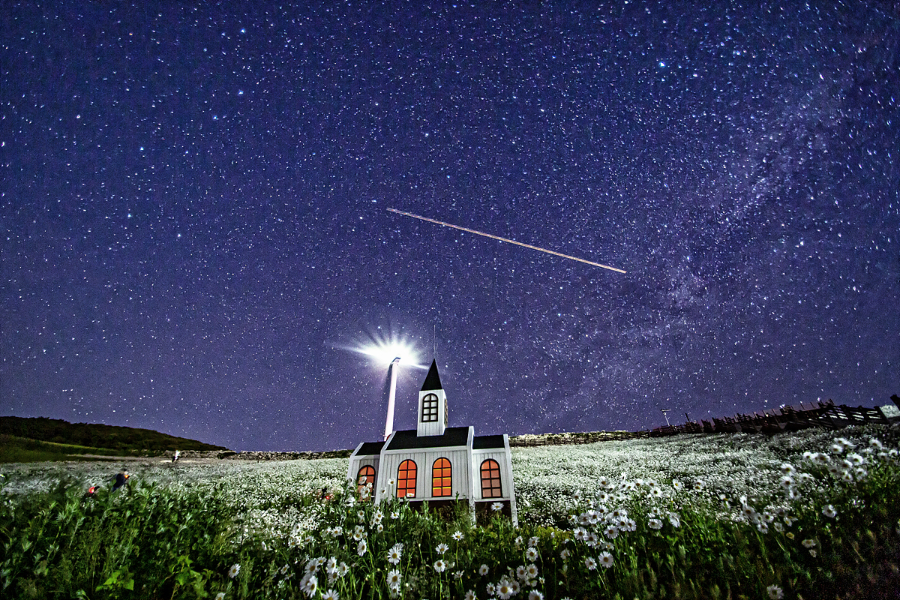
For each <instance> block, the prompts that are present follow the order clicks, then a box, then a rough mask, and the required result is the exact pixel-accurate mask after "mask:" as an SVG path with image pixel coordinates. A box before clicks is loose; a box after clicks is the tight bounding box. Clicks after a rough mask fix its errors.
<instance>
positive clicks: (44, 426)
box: [0, 417, 227, 450]
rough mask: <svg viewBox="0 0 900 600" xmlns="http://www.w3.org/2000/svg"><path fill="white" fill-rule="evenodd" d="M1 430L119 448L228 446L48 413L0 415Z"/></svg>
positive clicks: (63, 442) (74, 442) (81, 444)
mask: <svg viewBox="0 0 900 600" xmlns="http://www.w3.org/2000/svg"><path fill="white" fill-rule="evenodd" d="M0 434H5V435H13V436H16V437H21V438H29V439H32V440H40V441H44V442H55V443H57V444H74V445H77V446H89V447H91V448H111V449H118V450H174V449H178V450H227V448H224V447H222V446H213V445H211V444H204V443H203V442H198V441H196V440H189V439H187V438H180V437H175V436H172V435H166V434H164V433H159V432H158V431H152V430H150V429H137V428H134V427H119V426H116V425H101V424H98V423H69V422H68V421H63V420H62V419H48V418H46V417H37V418H31V419H29V418H22V417H0Z"/></svg>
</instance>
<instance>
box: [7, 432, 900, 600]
mask: <svg viewBox="0 0 900 600" xmlns="http://www.w3.org/2000/svg"><path fill="white" fill-rule="evenodd" d="M873 431H878V430H873V429H869V430H860V431H858V432H857V435H856V437H853V436H850V435H848V437H850V440H848V443H854V444H856V448H854V449H851V448H850V447H849V446H843V445H841V449H840V451H839V452H833V451H831V450H830V449H829V446H828V443H830V440H828V439H826V438H825V437H823V436H818V437H815V438H812V439H814V441H815V442H816V443H817V444H819V445H821V446H822V451H825V452H829V456H830V457H831V458H830V459H829V460H828V461H824V459H821V458H816V457H812V455H810V456H809V457H808V458H807V460H803V459H802V456H800V455H799V452H798V453H797V454H795V455H794V459H795V460H793V461H792V468H794V469H795V471H794V472H793V473H792V474H791V475H789V478H790V479H791V481H792V482H793V483H792V484H791V485H785V486H782V488H780V489H779V490H769V491H765V490H763V487H760V492H759V493H758V494H756V495H752V496H750V497H746V496H743V495H740V496H737V497H731V496H734V495H735V494H734V493H730V495H729V497H727V498H726V499H724V500H723V499H722V498H720V497H719V495H717V494H715V493H713V494H711V493H710V489H713V488H714V487H715V486H714V482H715V477H713V476H712V475H711V474H710V475H708V476H707V477H706V480H707V481H708V482H709V483H708V485H706V486H705V487H704V486H697V485H695V484H696V482H694V483H691V484H682V483H681V481H680V480H678V479H675V478H669V477H668V476H666V477H660V478H659V479H658V480H653V479H651V478H649V477H646V476H645V477H646V478H635V477H629V478H625V479H622V478H621V477H616V478H610V477H607V478H605V479H603V478H600V479H598V478H592V479H591V482H590V485H589V486H587V485H585V486H582V489H580V490H576V491H574V492H571V493H570V491H569V489H568V488H566V487H565V486H566V485H567V483H568V482H569V481H570V480H571V479H572V477H570V476H568V475H564V476H563V477H561V478H560V479H561V480H562V481H560V482H558V483H556V484H554V483H553V481H552V480H550V479H547V482H548V483H547V484H546V485H548V486H549V485H557V486H559V489H561V490H563V491H562V492H557V494H556V495H558V496H561V497H562V498H563V499H562V500H558V501H557V502H555V503H552V502H551V503H548V504H546V505H545V506H544V508H542V509H540V510H538V509H536V508H535V506H536V505H537V504H538V503H537V502H536V501H534V497H533V496H531V497H532V499H533V501H532V502H531V504H532V509H531V511H530V512H529V511H525V513H524V514H525V515H526V518H523V519H522V525H521V526H520V527H519V528H518V529H515V528H513V527H512V526H511V524H510V522H509V521H508V520H506V519H505V518H502V517H499V516H494V517H493V518H492V519H489V520H488V521H487V522H485V523H482V524H480V525H479V526H475V525H474V524H473V523H472V521H471V519H470V517H469V515H468V513H467V511H465V510H456V511H445V512H442V513H438V512H434V511H424V512H416V511H414V510H412V509H411V508H410V507H409V506H408V505H407V504H406V503H403V502H398V501H396V500H394V501H392V502H389V503H385V504H382V505H379V506H373V505H372V504H371V503H370V502H366V501H358V500H357V499H356V494H355V491H354V490H349V489H344V488H337V487H336V486H337V482H338V481H340V480H341V479H343V475H341V469H342V468H343V469H344V471H343V472H344V473H345V472H346V471H345V469H346V461H341V460H335V459H332V460H331V461H302V462H305V463H320V464H319V465H309V464H307V465H296V466H295V465H290V464H284V465H283V466H272V465H269V466H265V468H264V467H262V466H246V467H241V468H239V467H236V466H229V467H228V468H229V469H232V470H235V471H236V472H238V473H239V478H235V479H229V478H228V477H227V476H222V475H221V473H224V471H216V473H217V474H216V475H215V476H211V477H210V478H209V480H208V481H201V480H200V479H199V477H198V476H197V474H198V473H199V471H191V470H181V471H178V470H176V469H172V468H168V469H167V470H166V471H165V473H166V474H167V475H166V476H168V477H172V478H173V479H170V480H165V479H159V480H158V481H157V482H153V481H151V479H152V478H151V477H149V476H147V477H144V478H140V477H136V479H139V481H137V482H135V483H133V484H130V485H129V487H126V488H125V489H124V490H122V491H119V492H115V493H110V492H109V491H108V490H106V489H104V490H101V492H100V494H99V495H98V496H97V497H96V498H85V497H83V492H84V490H83V487H84V486H83V484H82V483H80V481H78V480H76V479H72V478H67V477H65V476H59V475H57V476H55V479H54V480H53V485H52V486H44V488H45V489H40V490H37V489H34V488H31V487H28V485H26V479H27V478H28V477H33V475H25V474H23V473H18V474H17V473H16V472H11V473H10V477H9V483H7V484H6V486H5V487H4V489H3V492H4V494H3V495H4V497H5V501H4V502H3V503H2V504H0V548H2V554H0V585H2V592H0V595H2V596H3V597H9V598H91V599H95V598H96V599H105V598H216V597H217V595H218V594H222V597H223V598H273V599H275V598H279V599H286V598H298V599H300V598H302V599H306V598H310V597H312V598H323V597H327V593H328V591H329V590H331V591H333V592H335V593H336V594H337V595H338V596H339V597H340V598H344V599H349V598H389V597H404V598H431V599H435V598H464V597H466V594H467V593H469V592H471V593H472V594H474V595H477V597H479V598H489V597H491V596H492V594H489V591H493V592H494V593H493V596H494V597H498V598H499V597H503V596H504V595H506V594H507V593H510V597H514V598H529V595H531V594H532V593H534V594H533V597H539V596H538V594H539V595H540V596H541V597H544V598H548V599H549V598H565V597H568V598H571V599H573V600H575V599H588V598H621V599H623V600H624V599H627V600H631V599H632V598H641V599H644V598H723V599H724V598H733V599H739V598H769V597H771V596H777V595H778V593H779V592H780V593H782V594H783V595H784V597H786V598H809V599H811V598H838V597H839V598H859V599H862V598H893V597H896V591H895V590H897V589H900V576H898V565H900V505H898V503H897V502H896V497H897V495H898V492H900V465H898V463H897V461H896V458H895V457H896V452H894V453H893V455H891V454H890V453H889V450H896V446H895V440H893V437H892V436H893V435H894V434H893V433H892V432H890V431H887V430H882V431H881V433H882V434H883V435H881V436H880V437H881V438H882V439H883V440H884V439H889V440H891V442H890V444H894V445H893V446H891V445H889V446H888V447H886V448H884V449H882V450H880V451H879V450H878V449H877V448H876V447H874V446H869V448H868V449H866V448H864V446H865V445H867V444H868V443H869V437H870V434H871V433H872V432H873ZM845 435H847V434H845ZM805 439H806V438H801V441H803V440H805ZM728 442H729V444H731V446H729V448H728V449H727V451H723V452H722V453H719V454H716V456H717V457H718V460H719V461H723V460H725V461H729V460H737V458H739V457H744V458H746V459H747V461H748V464H749V462H750V459H749V458H747V457H748V456H752V455H751V454H750V453H749V450H747V447H749V446H750V445H752V446H754V447H756V449H757V451H758V452H761V450H760V447H761V446H765V445H766V444H769V445H770V446H772V447H773V448H774V447H780V446H779V444H782V442H784V440H777V439H770V438H762V437H759V438H752V437H748V438H733V439H732V438H729V440H728ZM745 442H746V444H745ZM700 443H701V441H697V442H692V441H690V440H679V441H678V442H677V443H676V444H674V445H673V444H670V443H668V442H666V441H658V442H656V444H657V446H655V447H657V448H658V449H659V451H660V452H661V453H662V454H671V452H672V449H673V448H676V447H677V448H679V451H680V453H681V455H682V458H683V460H682V461H681V462H682V463H683V464H681V465H679V468H682V469H688V470H689V471H690V472H691V473H694V471H695V470H696V469H698V468H699V467H697V465H699V464H703V462H702V461H703V457H702V456H699V457H696V458H691V457H690V456H687V455H686V453H687V450H686V448H690V447H692V446H691V444H695V445H696V444H700ZM607 444H613V443H612V442H609V443H607ZM616 444H618V445H610V446H606V445H605V444H598V445H596V449H595V450H594V452H595V454H599V453H601V452H603V451H604V450H603V449H604V448H606V452H608V453H610V454H612V455H615V454H616V453H617V452H626V451H627V452H629V453H630V454H631V455H633V456H636V457H638V458H635V459H633V460H636V461H638V460H642V461H643V462H641V463H636V464H648V465H652V463H653V460H652V459H651V458H650V457H649V455H644V454H642V453H643V452H648V451H649V450H650V449H652V448H653V447H654V446H652V445H650V446H645V445H634V444H629V443H624V442H623V443H616ZM723 444H724V442H718V445H719V446H722V445H723ZM734 444H737V446H734ZM741 444H745V445H746V446H747V447H745V446H742V445H741ZM793 446H794V444H788V445H787V446H786V447H788V448H790V447H793ZM805 447H806V446H804V444H799V448H805ZM764 449H765V450H766V452H768V451H769V450H771V448H768V447H766V448H764ZM795 450H797V448H795ZM867 450H869V451H867ZM545 451H546V450H545V449H541V452H545ZM558 452H561V453H562V452H565V454H560V455H559V457H560V460H559V462H560V463H561V464H562V463H566V464H569V466H570V468H572V469H574V470H575V471H577V472H585V469H586V467H585V466H584V465H583V464H581V463H580V461H581V460H582V458H583V457H584V456H587V454H586V453H587V452H588V450H587V449H585V448H580V449H575V448H571V447H567V448H566V449H565V450H564V449H562V448H561V449H558ZM729 452H731V453H736V454H729ZM705 454H709V451H708V450H707V451H705ZM529 456H530V455H529V454H525V455H521V456H520V457H519V458H518V464H515V463H514V468H516V469H519V468H520V467H521V469H520V470H521V471H523V476H524V477H532V476H533V475H534V474H535V472H536V471H534V468H535V467H531V466H528V457H529ZM534 456H545V455H544V454H539V453H536V454H534ZM759 456H760V457H765V456H768V454H765V453H762V454H760V455H759ZM855 457H858V458H859V460H861V461H862V463H861V464H862V465H863V466H858V465H856V464H855V463H856V461H857V460H858V459H857V458H855ZM843 460H848V461H849V462H850V463H852V464H853V465H854V466H853V469H854V470H852V471H851V472H852V474H853V475H852V476H850V479H851V480H850V481H846V480H845V479H846V473H845V471H847V470H848V469H849V468H850V467H847V466H846V465H844V464H843V463H842V462H841V461H843ZM817 461H818V462H817ZM595 462H597V463H599V464H601V465H602V464H603V461H602V460H601V459H600V458H597V460H596V461H595ZM756 464H757V467H754V468H757V469H758V471H759V472H760V473H763V472H765V473H768V471H773V472H774V473H775V475H776V476H777V477H778V478H780V477H784V476H785V475H783V472H782V470H781V469H782V467H781V464H782V463H781V459H778V460H777V461H774V462H773V461H772V460H771V459H763V458H759V459H758V460H757V462H756ZM692 465H693V466H692ZM837 465H840V466H837ZM836 466H837V468H835V467H836ZM829 467H831V469H832V470H833V471H834V472H831V471H829ZM223 468H224V467H223ZM291 468H303V469H306V471H303V473H305V475H304V476H303V477H298V478H297V479H292V476H291V475H290V473H291V471H290V470H289V469H291ZM859 468H862V469H864V471H865V473H862V472H859V471H856V470H855V469H859ZM711 469H712V467H711V466H710V467H709V470H711ZM801 473H805V474H806V475H805V476H801ZM190 474H192V475H190ZM148 475H149V473H148ZM642 475H643V473H642ZM664 475H665V474H664ZM176 476H180V477H181V478H189V479H192V481H191V480H189V481H188V482H187V483H186V484H184V482H182V483H179V481H178V480H177V479H174V478H175V477H176ZM679 476H680V477H684V475H679ZM760 477H761V476H760ZM807 478H808V479H807ZM140 479H143V480H144V482H141V481H140ZM270 479H274V480H275V481H274V483H273V484H272V486H271V487H266V484H265V482H266V481H268V480H270ZM762 479H763V478H761V479H760V481H762ZM804 480H806V481H805V483H802V482H803V481H804ZM42 481H44V482H46V481H48V480H46V479H45V480H42ZM698 481H699V480H698ZM779 481H780V480H779ZM323 482H325V484H324V485H325V486H326V487H330V488H331V489H330V491H331V493H332V498H331V499H330V500H327V501H326V500H320V498H319V492H318V490H319V489H320V487H322V485H320V484H322V483H323ZM279 483H280V484H281V485H279ZM518 483H519V481H518V480H517V485H518ZM804 485H805V486H806V487H803V486H804ZM522 487H523V488H525V487H526V486H524V485H523V486H522ZM735 489H736V490H737V493H740V489H741V488H739V487H738V488H735ZM790 490H794V492H793V493H794V494H801V495H800V497H799V498H794V499H793V500H789V499H788V498H787V496H786V495H785V494H786V491H787V492H790ZM279 492H280V493H279ZM801 492H802V493H801ZM540 494H541V496H544V497H549V496H552V495H553V494H552V493H551V491H550V488H549V487H545V488H543V489H542V490H541V491H540ZM526 495H527V494H526ZM725 504H728V506H727V507H725V506H724V505H725ZM560 506H565V507H566V510H565V511H564V512H565V514H564V515H562V516H561V518H560V515H559V514H557V513H558V511H559V507H560ZM623 511H624V512H623ZM267 515H268V516H271V517H273V518H267V517H266V516H267ZM611 527H612V528H614V530H611V529H610V528H611ZM398 544H400V545H402V548H400V547H398V546H397V545H398ZM444 546H446V548H445V547H444ZM392 549H395V550H397V551H398V552H396V553H397V554H399V557H398V560H397V562H396V564H394V563H392V562H390V561H389V552H390V551H391V550H392ZM606 553H608V556H607V554H606ZM604 558H606V559H607V560H611V564H610V566H608V567H605V566H603V562H604ZM342 565H344V566H343V567H342ZM529 570H531V573H528V571H529ZM485 571H486V572H485ZM231 575H234V576H233V577H232V576H231ZM392 580H394V581H395V582H397V583H396V584H395V585H393V586H392V584H391V581H392ZM488 586H492V587H491V588H489V587H488ZM504 586H506V587H504ZM313 588H315V589H313ZM516 588H518V591H516V593H515V594H512V591H513V590H515V589H516ZM310 592H311V593H310Z"/></svg>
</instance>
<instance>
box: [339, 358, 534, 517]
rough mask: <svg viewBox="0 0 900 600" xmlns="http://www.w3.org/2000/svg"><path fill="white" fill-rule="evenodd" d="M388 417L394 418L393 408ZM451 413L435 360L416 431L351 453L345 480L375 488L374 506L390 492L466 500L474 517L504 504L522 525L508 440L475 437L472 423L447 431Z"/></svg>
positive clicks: (434, 503)
mask: <svg viewBox="0 0 900 600" xmlns="http://www.w3.org/2000/svg"><path fill="white" fill-rule="evenodd" d="M389 413H390V414H391V419H392V417H393V414H392V413H393V406H391V407H390V408H389ZM449 415H450V413H449V410H448V408H447V394H446V392H445V391H444V388H443V386H442V385H441V379H440V377H439V376H438V369H437V363H436V362H434V361H432V363H431V368H430V369H429V370H428V375H426V377H425V383H423V384H422V389H421V390H420V391H419V402H418V419H417V427H416V429H410V430H407V431H393V432H389V435H387V439H385V441H383V442H363V443H361V444H360V445H359V446H357V447H356V450H355V451H354V452H353V454H352V455H350V468H349V469H348V472H347V477H348V478H349V479H350V480H351V481H355V482H356V484H357V486H359V487H360V488H362V487H363V486H365V485H367V484H372V486H373V489H374V494H375V502H376V503H378V502H380V501H381V500H382V499H383V498H385V497H386V496H387V495H388V494H390V495H393V496H396V497H397V498H407V499H408V500H409V502H410V504H412V505H421V504H422V503H423V502H427V503H428V504H429V506H431V507H440V506H446V505H449V504H452V503H455V502H468V504H469V507H470V509H471V510H472V511H473V512H474V513H476V514H481V513H482V512H490V511H492V510H493V508H498V507H500V506H502V508H501V510H502V512H503V513H504V514H506V515H508V516H509V517H511V519H512V522H513V525H515V526H518V515H517V510H516V494H515V489H514V488H513V480H512V460H511V456H510V451H509V436H508V435H507V434H502V435H482V436H476V435H475V428H474V427H472V426H471V425H470V426H468V427H448V424H449ZM495 503H499V504H498V505H497V506H494V505H495Z"/></svg>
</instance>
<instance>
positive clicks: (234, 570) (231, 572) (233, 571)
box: [228, 565, 241, 579]
mask: <svg viewBox="0 0 900 600" xmlns="http://www.w3.org/2000/svg"><path fill="white" fill-rule="evenodd" d="M240 572H241V565H231V568H230V569H228V576H229V577H230V578H232V579H234V578H235V577H237V576H238V573H240Z"/></svg>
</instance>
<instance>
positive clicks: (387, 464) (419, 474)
mask: <svg viewBox="0 0 900 600" xmlns="http://www.w3.org/2000/svg"><path fill="white" fill-rule="evenodd" d="M439 458H446V459H447V460H449V461H450V466H451V469H452V470H451V473H450V476H451V490H450V491H451V495H450V496H444V497H438V498H435V497H433V496H432V495H431V476H432V468H433V467H434V462H435V461H436V460H437V459H439ZM407 459H410V460H412V461H413V462H415V463H416V497H415V498H411V500H450V499H453V498H456V495H457V494H459V497H460V498H467V497H468V496H469V481H470V477H469V475H470V473H469V460H468V449H467V448H466V447H465V446H456V447H452V448H428V449H423V450H404V451H397V452H387V453H385V454H384V463H383V477H384V478H383V479H381V477H379V484H381V482H384V485H383V487H384V488H386V493H387V494H388V495H389V496H392V497H395V496H396V495H397V474H398V470H399V468H400V463H401V462H403V461H404V460H407ZM390 479H393V480H394V485H393V486H388V485H387V482H388V480H390ZM379 491H380V490H379ZM379 499H380V498H379Z"/></svg>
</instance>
